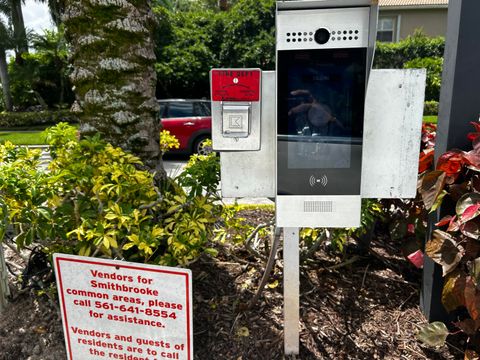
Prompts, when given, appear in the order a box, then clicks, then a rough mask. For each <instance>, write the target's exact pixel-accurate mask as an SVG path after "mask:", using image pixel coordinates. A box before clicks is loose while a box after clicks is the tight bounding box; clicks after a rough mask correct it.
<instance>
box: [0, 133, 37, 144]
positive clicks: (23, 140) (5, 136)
mask: <svg viewBox="0 0 480 360" xmlns="http://www.w3.org/2000/svg"><path fill="white" fill-rule="evenodd" d="M6 141H10V142H11V143H13V144H15V145H45V137H44V136H43V135H42V131H0V143H1V144H3V143H4V142H6Z"/></svg>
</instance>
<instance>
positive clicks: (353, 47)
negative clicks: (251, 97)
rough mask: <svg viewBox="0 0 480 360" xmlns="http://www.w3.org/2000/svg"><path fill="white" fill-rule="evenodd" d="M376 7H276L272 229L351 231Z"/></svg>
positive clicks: (357, 204) (356, 212)
mask: <svg viewBox="0 0 480 360" xmlns="http://www.w3.org/2000/svg"><path fill="white" fill-rule="evenodd" d="M377 13H378V7H377V5H376V3H374V2H372V1H370V0H368V1H367V0H365V1H358V0H354V1H348V0H345V1H328V0H319V1H281V2H278V3H277V14H276V49H277V56H276V58H277V70H276V71H277V83H276V85H277V176H276V178H277V186H276V188H277V194H276V205H277V208H276V214H277V226H280V227H314V226H319V227H357V226H359V225H360V213H361V211H360V210H361V169H362V147H363V124H364V108H365V97H366V90H367V82H368V76H369V73H370V69H371V62H372V54H373V49H374V46H375V34H376V23H377Z"/></svg>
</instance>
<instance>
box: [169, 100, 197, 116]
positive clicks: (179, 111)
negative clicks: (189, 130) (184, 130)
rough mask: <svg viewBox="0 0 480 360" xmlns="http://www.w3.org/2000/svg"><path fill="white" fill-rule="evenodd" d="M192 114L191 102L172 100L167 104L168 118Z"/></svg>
mask: <svg viewBox="0 0 480 360" xmlns="http://www.w3.org/2000/svg"><path fill="white" fill-rule="evenodd" d="M191 116H193V104H192V103H191V102H172V103H170V104H169V105H168V117H169V118H182V117H191Z"/></svg>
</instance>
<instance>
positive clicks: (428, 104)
mask: <svg viewBox="0 0 480 360" xmlns="http://www.w3.org/2000/svg"><path fill="white" fill-rule="evenodd" d="M423 115H438V101H435V100H431V101H425V104H424V107H423Z"/></svg>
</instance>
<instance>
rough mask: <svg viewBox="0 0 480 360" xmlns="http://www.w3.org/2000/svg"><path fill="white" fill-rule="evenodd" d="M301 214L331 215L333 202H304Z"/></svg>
mask: <svg viewBox="0 0 480 360" xmlns="http://www.w3.org/2000/svg"><path fill="white" fill-rule="evenodd" d="M303 212H306V213H312V212H318V213H331V212H333V201H304V202H303Z"/></svg>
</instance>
